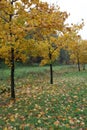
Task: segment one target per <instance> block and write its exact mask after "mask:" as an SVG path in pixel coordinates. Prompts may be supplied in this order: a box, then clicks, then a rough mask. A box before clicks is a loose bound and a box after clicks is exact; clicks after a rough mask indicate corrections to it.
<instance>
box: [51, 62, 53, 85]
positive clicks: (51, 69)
mask: <svg viewBox="0 0 87 130" xmlns="http://www.w3.org/2000/svg"><path fill="white" fill-rule="evenodd" d="M50 84H53V67H52V64H50Z"/></svg>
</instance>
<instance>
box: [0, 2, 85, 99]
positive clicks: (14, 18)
mask: <svg viewBox="0 0 87 130" xmlns="http://www.w3.org/2000/svg"><path fill="white" fill-rule="evenodd" d="M67 18H68V14H67V12H62V11H60V8H59V7H55V6H53V5H52V6H49V5H48V4H47V3H45V2H39V0H1V1H0V58H2V59H5V63H6V64H8V65H9V67H10V69H11V97H12V98H13V99H14V98H15V89H14V87H15V83H14V70H15V61H19V60H21V61H23V62H24V61H26V60H27V58H28V56H29V55H30V56H32V57H36V56H40V57H42V60H41V65H45V64H49V65H50V72H51V79H50V82H51V84H52V83H53V73H52V63H53V62H54V61H55V59H56V58H57V57H58V56H59V54H60V50H61V49H66V50H68V51H69V53H70V55H71V58H72V59H73V60H74V61H75V60H76V58H77V55H75V53H74V51H75V50H76V51H77V50H78V48H77V49H76V46H78V45H79V44H80V45H81V48H82V49H81V50H82V52H81V53H80V55H81V56H80V59H81V63H86V62H87V60H86V59H87V55H86V52H85V51H86V49H85V48H87V42H86V41H83V40H81V38H78V35H77V34H78V31H79V30H80V29H81V28H82V26H83V23H82V24H80V25H72V26H68V25H66V24H65V20H66V19H67ZM79 52H80V51H79ZM83 52H84V53H83ZM73 54H74V56H73ZM84 57H85V58H84Z"/></svg>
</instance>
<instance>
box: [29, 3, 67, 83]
mask: <svg viewBox="0 0 87 130" xmlns="http://www.w3.org/2000/svg"><path fill="white" fill-rule="evenodd" d="M36 9H37V11H36V10H35V9H32V11H33V12H34V14H33V15H32V17H33V19H34V17H35V18H36V19H38V21H39V22H38V23H39V26H37V25H36V24H37V23H36V21H34V20H33V23H34V24H35V26H36V27H37V28H36V29H34V30H33V32H32V31H31V32H30V33H29V36H30V38H31V39H33V40H35V47H34V48H37V49H36V52H35V54H36V53H37V55H39V56H41V57H42V58H43V60H42V61H41V64H42V65H45V64H49V65H50V83H51V84H53V70H52V63H53V61H55V59H56V58H57V56H58V55H59V50H60V48H61V46H62V44H61V43H62V42H60V39H62V38H59V36H58V34H62V33H63V32H64V31H65V24H64V22H65V20H66V18H67V17H68V15H67V13H66V12H61V11H60V8H59V7H58V8H57V7H56V8H55V7H54V6H49V5H48V4H47V3H45V4H44V5H43V3H40V4H39V6H36ZM36 14H37V15H36ZM37 50H38V51H37ZM32 51H34V50H32ZM31 54H32V53H31Z"/></svg>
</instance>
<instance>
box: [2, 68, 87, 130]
mask: <svg viewBox="0 0 87 130" xmlns="http://www.w3.org/2000/svg"><path fill="white" fill-rule="evenodd" d="M1 73H2V76H3V77H2V76H1ZM9 73H10V72H9V70H8V69H0V92H1V90H3V89H6V92H5V93H2V94H1V95H0V130H71V129H74V130H86V129H87V71H86V70H85V71H81V72H78V71H77V69H76V68H75V66H54V84H53V85H50V83H49V66H45V67H22V68H21V67H20V68H18V67H17V68H16V72H15V73H16V76H15V80H16V82H15V83H16V84H15V86H16V88H15V89H16V99H15V101H13V100H11V99H10V92H9V84H10V81H9ZM1 77H2V78H1ZM2 88H3V89H2Z"/></svg>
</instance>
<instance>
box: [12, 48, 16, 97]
mask: <svg viewBox="0 0 87 130" xmlns="http://www.w3.org/2000/svg"><path fill="white" fill-rule="evenodd" d="M14 69H15V67H14V49H13V48H11V98H13V99H15V89H14V88H15V84H14Z"/></svg>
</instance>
